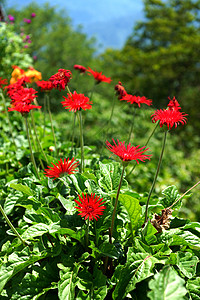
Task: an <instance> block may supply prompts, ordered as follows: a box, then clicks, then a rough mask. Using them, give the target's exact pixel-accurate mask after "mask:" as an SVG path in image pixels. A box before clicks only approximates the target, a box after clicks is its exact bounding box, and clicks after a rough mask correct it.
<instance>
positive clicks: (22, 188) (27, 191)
mask: <svg viewBox="0 0 200 300" xmlns="http://www.w3.org/2000/svg"><path fill="white" fill-rule="evenodd" d="M10 187H11V188H13V189H15V190H17V191H20V192H22V193H24V194H26V195H28V196H34V194H35V193H34V191H33V190H31V189H30V188H29V187H28V186H27V185H23V184H21V183H19V184H16V183H11V184H10Z"/></svg>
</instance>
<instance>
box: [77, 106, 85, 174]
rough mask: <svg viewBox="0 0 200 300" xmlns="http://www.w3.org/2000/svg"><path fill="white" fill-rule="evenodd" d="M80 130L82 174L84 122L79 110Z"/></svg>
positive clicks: (82, 170)
mask: <svg viewBox="0 0 200 300" xmlns="http://www.w3.org/2000/svg"><path fill="white" fill-rule="evenodd" d="M78 116H79V129H80V145H81V165H80V171H81V173H82V172H84V142H83V124H82V123H83V122H82V114H81V111H80V110H79V114H78Z"/></svg>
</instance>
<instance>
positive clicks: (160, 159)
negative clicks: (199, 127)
mask: <svg viewBox="0 0 200 300" xmlns="http://www.w3.org/2000/svg"><path fill="white" fill-rule="evenodd" d="M167 132H168V131H165V135H164V139H163V145H162V150H161V153H160V158H159V161H158V166H157V170H156V173H155V176H154V180H153V183H152V186H151V189H150V191H149V195H148V198H147V203H146V210H145V223H146V222H147V218H148V206H149V201H150V198H151V194H152V192H153V190H154V187H155V183H156V180H157V177H158V173H159V170H160V166H161V162H162V158H163V153H164V149H165V144H166V139H167Z"/></svg>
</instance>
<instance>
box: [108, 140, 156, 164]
mask: <svg viewBox="0 0 200 300" xmlns="http://www.w3.org/2000/svg"><path fill="white" fill-rule="evenodd" d="M112 140H113V143H114V145H111V144H110V143H109V142H108V141H106V145H107V147H106V148H107V149H108V150H110V151H111V152H112V153H114V154H115V155H117V156H118V157H119V158H120V159H121V160H123V161H131V160H135V161H136V162H137V163H138V164H139V160H140V161H145V160H146V159H150V157H151V156H152V155H149V154H143V153H144V152H146V151H147V150H149V148H147V149H145V146H144V147H142V148H139V147H140V146H139V145H138V146H136V147H133V146H131V143H129V144H128V145H127V146H125V142H120V141H119V140H117V142H118V145H117V144H116V142H115V140H114V139H112Z"/></svg>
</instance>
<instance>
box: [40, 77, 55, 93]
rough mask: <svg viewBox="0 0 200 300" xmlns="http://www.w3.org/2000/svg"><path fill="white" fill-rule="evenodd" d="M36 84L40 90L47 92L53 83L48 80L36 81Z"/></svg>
mask: <svg viewBox="0 0 200 300" xmlns="http://www.w3.org/2000/svg"><path fill="white" fill-rule="evenodd" d="M36 84H37V86H39V87H40V88H41V92H47V91H50V90H52V89H53V83H52V82H51V81H48V80H47V81H45V80H41V81H37V82H36Z"/></svg>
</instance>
